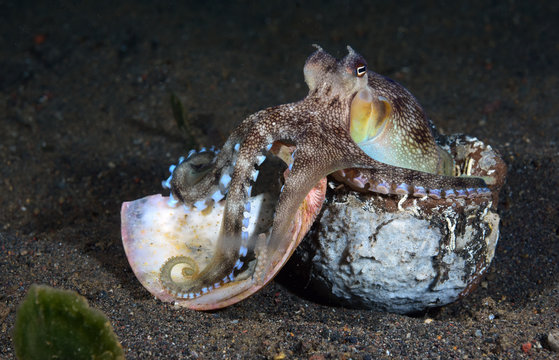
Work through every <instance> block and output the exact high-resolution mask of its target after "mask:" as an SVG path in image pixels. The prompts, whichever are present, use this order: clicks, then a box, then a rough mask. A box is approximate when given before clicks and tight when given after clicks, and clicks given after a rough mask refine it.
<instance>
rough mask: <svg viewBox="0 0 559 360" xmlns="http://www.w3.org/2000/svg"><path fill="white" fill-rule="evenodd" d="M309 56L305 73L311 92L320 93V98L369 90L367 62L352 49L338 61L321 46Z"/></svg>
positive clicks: (352, 94)
mask: <svg viewBox="0 0 559 360" xmlns="http://www.w3.org/2000/svg"><path fill="white" fill-rule="evenodd" d="M314 46H315V47H316V48H317V50H316V51H315V52H314V53H313V54H312V55H311V56H309V58H308V59H307V62H306V63H305V67H304V69H303V72H304V74H305V82H306V83H307V85H308V86H309V90H310V92H311V93H312V92H315V91H318V92H319V93H320V96H325V95H326V96H339V95H346V94H351V96H354V94H356V93H358V92H359V91H365V90H366V88H367V62H366V61H365V59H364V58H363V56H361V55H360V54H358V53H356V52H355V51H354V50H353V49H352V48H351V47H349V46H348V47H347V49H348V54H347V55H346V56H345V57H344V58H343V59H341V60H339V61H338V60H336V59H335V58H334V57H333V56H332V55H330V54H328V53H327V52H325V51H324V50H323V49H322V48H321V47H320V46H318V45H314Z"/></svg>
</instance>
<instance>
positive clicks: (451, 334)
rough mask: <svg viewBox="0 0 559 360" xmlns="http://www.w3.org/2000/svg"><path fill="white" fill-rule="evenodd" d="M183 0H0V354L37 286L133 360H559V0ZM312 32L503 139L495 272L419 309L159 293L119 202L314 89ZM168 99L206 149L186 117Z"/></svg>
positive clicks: (494, 141)
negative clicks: (215, 300)
mask: <svg viewBox="0 0 559 360" xmlns="http://www.w3.org/2000/svg"><path fill="white" fill-rule="evenodd" d="M181 3H182V2H177V3H172V4H170V5H155V4H151V3H149V2H134V1H130V2H106V3H99V2H97V1H90V2H87V3H85V4H81V5H77V4H78V3H77V2H76V3H74V2H70V1H55V2H44V3H43V2H36V3H34V2H25V3H24V4H20V5H15V4H11V3H10V2H6V1H0V161H1V164H2V165H1V168H0V171H1V172H0V173H1V179H0V209H1V210H0V226H1V228H0V253H1V256H0V274H1V278H0V322H1V325H0V357H1V358H2V359H12V358H14V351H13V345H12V342H11V335H10V334H11V331H12V328H13V324H14V320H15V312H16V307H17V304H18V303H19V302H20V301H21V299H22V297H23V296H24V295H25V293H26V291H27V289H28V288H29V286H30V285H31V284H32V283H41V284H48V285H51V286H56V287H59V288H64V289H72V290H75V291H77V292H79V293H80V294H82V295H84V296H85V297H86V298H87V299H88V301H89V302H90V305H92V306H94V307H96V308H99V309H101V310H102V311H104V312H105V313H106V314H107V315H108V317H109V318H110V320H111V322H112V323H113V326H114V328H115V331H116V333H117V334H118V336H119V337H120V339H121V341H122V344H123V346H124V347H125V350H126V354H127V358H128V359H157V358H162V359H182V358H204V359H214V358H227V359H246V358H257V359H259V358H261V359H265V358H277V359H281V358H282V356H284V357H285V358H301V359H310V358H312V359H327V358H332V359H339V358H345V359H350V358H351V359H376V358H410V359H419V358H430V359H451V358H452V359H465V358H471V359H480V358H493V359H512V358H514V359H521V358H526V359H528V358H530V359H544V358H545V359H547V358H553V357H559V353H556V352H552V351H550V350H549V349H547V348H546V347H545V346H546V345H545V342H544V341H543V338H544V337H545V335H546V334H547V333H548V332H549V331H551V330H552V329H554V328H555V329H557V328H559V277H558V270H559V192H558V187H559V161H558V160H557V159H558V155H559V143H558V141H559V130H558V127H559V116H558V108H559V105H558V104H559V102H558V95H559V72H558V70H557V69H558V67H559V60H558V54H559V31H558V27H557V20H558V19H559V12H558V10H559V7H558V6H557V3H556V2H552V1H549V2H547V3H546V4H545V3H544V4H542V3H540V2H536V1H532V2H529V1H524V2H520V1H507V2H496V1H495V2H488V1H476V2H475V3H474V2H464V3H463V4H462V5H461V6H454V7H450V6H447V5H446V4H445V3H444V2H434V1H430V2H426V3H425V4H423V5H420V4H413V5H411V4H399V3H397V2H394V3H391V2H378V4H376V5H367V4H366V3H365V2H349V1H328V2H326V4H322V3H321V2H318V1H317V2H300V3H293V4H286V3H284V2H280V1H278V2H273V3H270V5H266V6H264V7H259V8H255V7H253V6H252V5H251V4H250V3H249V2H242V3H239V4H236V5H224V4H222V3H221V2H209V3H203V4H202V2H200V3H196V5H192V6H187V5H181ZM223 3H225V2H223ZM312 43H318V44H320V45H321V46H323V47H324V48H325V49H326V50H327V51H329V52H331V53H332V54H334V55H336V56H343V55H344V54H345V51H346V50H345V46H346V45H347V44H350V45H351V46H353V47H354V48H355V49H356V50H357V51H358V52H360V53H362V54H363V55H364V56H365V57H366V58H367V59H368V62H369V66H370V68H371V69H373V70H374V71H376V72H379V73H381V74H384V75H387V76H389V77H392V78H394V79H396V80H398V81H399V82H401V83H402V84H403V85H404V86H406V87H407V88H408V89H409V90H410V91H411V92H412V93H413V94H414V95H415V96H416V97H417V98H418V99H419V101H420V102H421V103H422V104H423V106H424V107H425V109H426V111H427V112H428V114H429V115H430V116H431V117H432V118H433V119H434V121H435V123H436V124H437V125H438V127H439V129H441V130H443V131H444V132H447V133H450V132H453V133H454V132H462V133H466V134H470V135H473V136H477V137H479V138H481V139H483V140H484V141H485V142H487V143H489V144H491V145H493V146H494V147H495V148H497V149H498V150H499V151H500V152H501V154H502V155H503V158H504V159H505V161H506V162H507V164H508V166H509V176H508V182H507V184H506V185H505V187H504V189H503V192H502V195H501V202H500V204H499V208H500V213H501V216H502V228H501V231H502V233H501V238H500V241H499V245H498V248H497V252H496V256H495V259H494V262H493V264H492V267H491V270H490V272H489V274H488V276H487V278H486V280H485V281H484V282H483V283H482V286H481V287H480V288H479V289H478V290H477V291H476V292H475V293H474V294H473V295H471V296H470V297H468V298H466V299H463V300H462V301H459V302H458V303H455V304H451V305H449V306H445V307H442V308H440V309H434V310H431V311H429V312H427V313H425V314H419V315H417V316H413V317H412V316H401V315H393V314H386V313H378V312H372V311H364V310H349V309H343V308H336V307H332V306H325V305H318V304H316V303H313V302H310V301H307V300H305V299H303V298H301V297H300V296H298V295H297V294H294V293H291V292H290V291H288V290H287V289H286V288H285V287H283V286H282V285H279V284H278V283H275V282H274V283H272V284H271V285H269V286H268V287H266V288H265V289H264V290H263V291H261V292H260V293H258V294H257V295H255V296H253V297H251V298H249V299H248V300H246V301H244V302H242V303H240V304H237V305H235V306H232V307H230V308H227V309H225V310H222V311H217V312H213V313H203V312H194V311H190V310H187V309H174V308H173V306H172V305H169V304H163V303H161V302H159V301H156V300H154V299H153V298H152V297H151V296H150V295H149V294H148V292H147V291H146V290H144V289H143V288H142V287H141V285H140V284H139V282H138V281H137V280H136V279H135V277H134V275H133V274H132V272H131V270H130V268H129V266H128V263H127V261H126V257H125V255H124V251H123V248H122V246H121V239H120V220H119V211H120V205H121V203H122V202H123V201H128V200H132V199H136V198H139V197H143V196H145V195H148V194H153V193H158V192H161V187H160V182H161V180H162V179H164V178H165V177H166V176H167V167H168V165H169V164H171V163H173V162H175V161H176V159H177V158H178V157H179V156H180V155H181V154H184V153H185V152H186V151H188V150H189V149H190V148H191V147H198V146H202V145H206V146H208V145H221V144H222V142H223V141H224V140H225V139H226V137H227V136H228V134H229V133H230V131H231V130H232V129H233V128H234V126H235V125H236V124H237V123H238V122H240V121H241V120H242V119H243V118H244V117H245V116H247V115H248V114H250V113H253V112H255V111H257V110H259V109H262V108H265V107H267V106H271V105H275V104H281V103H286V102H288V101H294V100H298V99H300V98H302V97H303V96H304V95H305V94H306V85H305V84H304V82H303V75H302V67H303V64H304V61H305V59H306V57H307V56H308V55H309V54H310V53H311V52H312V51H313V49H312V47H311V44H312ZM171 92H173V93H175V94H177V96H179V98H180V99H181V100H182V101H183V102H184V104H185V107H186V109H187V112H188V114H189V122H190V125H191V127H192V131H193V133H194V138H195V142H196V143H195V144H187V143H186V141H185V138H184V136H182V134H180V133H179V131H178V130H177V127H176V123H175V121H174V119H173V116H172V112H171V108H170V105H169V94H170V93H171ZM325 302H326V303H327V302H328V301H327V299H325ZM528 344H530V345H528ZM523 345H524V351H523ZM542 346H543V347H542Z"/></svg>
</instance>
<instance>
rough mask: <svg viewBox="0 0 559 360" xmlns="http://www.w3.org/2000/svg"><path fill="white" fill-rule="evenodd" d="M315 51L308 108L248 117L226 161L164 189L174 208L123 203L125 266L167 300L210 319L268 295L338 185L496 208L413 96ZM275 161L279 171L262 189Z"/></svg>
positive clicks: (200, 161)
mask: <svg viewBox="0 0 559 360" xmlns="http://www.w3.org/2000/svg"><path fill="white" fill-rule="evenodd" d="M315 47H316V49H317V50H316V51H315V52H314V53H313V54H312V55H311V56H310V57H309V58H308V59H307V61H306V63H305V66H304V77H305V82H306V83H307V85H308V87H309V93H308V95H307V96H306V97H305V98H304V99H302V100H300V101H298V102H294V103H289V104H284V105H279V106H275V107H271V108H268V109H265V110H262V111H259V112H257V113H255V114H252V115H250V116H249V117H247V118H246V119H245V120H244V121H242V122H241V124H240V125H239V126H238V127H237V128H236V129H235V130H234V131H233V133H232V134H231V135H230V137H229V138H228V140H227V141H226V142H225V144H224V145H223V147H222V148H221V149H220V150H213V149H212V150H207V149H202V150H201V151H199V152H196V151H191V152H190V153H189V155H188V156H187V157H186V158H181V159H180V161H179V164H178V165H176V166H175V165H172V166H171V167H170V169H169V170H170V171H171V176H170V177H169V179H167V180H166V181H164V182H163V186H164V187H167V188H169V189H170V197H169V198H165V197H162V196H160V195H154V196H149V197H146V198H143V199H140V200H136V201H134V202H127V203H124V204H123V207H122V237H123V242H124V246H125V250H126V253H127V256H128V259H129V261H130V264H131V266H132V268H133V270H134V272H135V274H136V276H137V277H138V278H139V280H140V281H141V282H142V284H143V285H144V286H145V287H146V288H148V290H149V291H150V292H151V293H152V294H154V295H155V296H156V297H158V298H159V299H161V300H163V301H170V302H175V303H177V304H179V305H182V306H186V307H189V308H192V309H198V310H208V309H215V308H221V307H225V306H229V305H231V304H234V303H236V302H238V301H240V300H242V299H244V298H246V297H248V296H250V295H251V294H253V293H254V292H256V291H257V290H259V289H260V288H262V287H263V286H264V285H265V284H266V283H268V282H269V281H270V280H271V279H273V278H274V276H275V275H276V274H277V272H278V271H279V270H280V269H281V267H282V266H283V265H284V263H285V262H286V261H287V260H288V259H289V257H290V256H291V254H292V253H293V251H294V249H295V248H296V247H297V245H298V244H299V242H300V241H301V239H302V238H303V236H304V235H305V233H306V232H307V231H308V230H309V228H310V226H311V225H312V223H313V221H314V219H315V217H316V215H317V213H318V212H319V211H320V209H321V206H322V203H323V201H324V198H325V193H326V176H327V175H330V174H334V175H335V178H336V179H337V180H338V181H341V182H344V183H346V184H347V185H349V186H351V188H352V189H354V190H357V191H359V192H363V193H371V192H373V193H379V194H388V195H387V196H394V195H403V196H407V197H410V198H412V197H416V198H430V199H435V200H438V199H442V200H447V199H452V201H454V200H459V199H476V201H482V202H488V201H490V199H491V196H492V191H491V190H490V189H489V186H488V184H487V183H489V181H487V183H486V180H487V179H486V178H484V177H480V176H477V177H475V176H467V174H466V175H464V174H463V173H461V172H460V169H457V168H458V167H457V166H455V163H454V159H453V158H452V156H451V155H450V154H449V153H448V152H447V151H445V150H444V149H443V148H442V147H441V146H440V145H439V144H438V143H437V141H436V137H437V136H438V135H437V132H436V129H435V128H434V126H433V125H432V123H431V121H430V120H428V118H427V117H426V115H425V113H424V111H423V109H422V107H421V106H420V105H419V103H418V101H417V100H416V99H415V98H414V96H413V95H412V94H411V93H410V92H409V91H408V90H406V89H405V88H404V87H403V86H401V85H400V84H398V83H397V82H395V81H393V80H391V79H388V78H386V77H384V76H382V75H379V74H376V73H374V72H372V71H370V70H369V69H368V68H367V62H366V61H365V59H364V58H363V56H361V55H360V54H358V53H357V52H355V51H354V50H353V49H352V48H351V47H349V46H348V54H347V55H346V56H345V57H344V58H343V59H341V60H337V59H335V58H334V57H333V56H331V55H329V54H328V53H326V52H325V51H324V50H323V49H322V48H320V47H319V46H316V45H315ZM272 158H275V159H276V161H277V159H278V158H279V159H281V160H282V162H281V164H282V166H281V167H280V170H279V171H276V172H275V173H274V172H272V175H271V176H270V175H269V174H268V179H267V180H261V179H262V177H263V175H262V173H263V172H264V171H265V170H264V168H265V164H266V163H268V161H266V162H265V160H270V159H272ZM264 162H265V163H264ZM263 163H264V164H263ZM274 176H275V177H276V179H275V180H274V179H273V177H274ZM270 178H271V179H270ZM277 178H279V179H280V181H279V182H280V183H281V184H280V185H278V189H277V190H274V191H272V190H271V189H272V188H275V186H276V184H275V183H276V182H278V181H277ZM258 182H260V183H261V184H260V188H262V189H264V190H261V191H259V192H258V191H253V185H254V186H255V188H256V187H257V185H258ZM255 184H256V185H255ZM391 194H393V195H391ZM181 205H182V206H181ZM186 238H188V239H186ZM160 239H163V240H160ZM185 239H186V240H185ZM160 241H164V242H166V244H167V245H165V246H161V245H160ZM164 247H165V248H164Z"/></svg>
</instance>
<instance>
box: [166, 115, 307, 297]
mask: <svg viewBox="0 0 559 360" xmlns="http://www.w3.org/2000/svg"><path fill="white" fill-rule="evenodd" d="M293 109H294V106H293V105H291V104H287V105H282V106H279V107H275V108H270V109H267V110H264V111H261V112H258V113H256V114H254V115H252V116H251V117H250V120H249V121H246V120H245V122H244V123H247V122H250V123H251V130H250V131H247V132H245V135H244V136H242V137H244V141H242V142H241V143H240V146H239V147H238V149H237V150H235V149H234V150H235V151H236V152H237V154H236V160H235V164H234V167H233V168H232V169H233V171H232V173H231V175H230V180H229V181H228V183H229V184H228V185H229V186H228V194H227V202H226V206H225V211H224V216H223V224H222V228H221V232H220V234H219V238H218V241H217V244H216V250H215V253H214V255H213V257H212V259H211V260H210V262H209V263H208V264H207V265H206V267H205V268H204V269H203V270H202V271H200V272H199V273H198V274H197V275H195V276H193V277H191V278H190V279H188V280H189V281H185V282H180V283H179V282H175V283H174V284H173V285H172V286H170V285H168V284H167V287H172V288H173V289H175V292H180V293H182V294H185V296H187V297H188V298H193V297H197V296H200V295H203V294H205V293H206V292H207V291H209V290H208V289H210V288H215V287H216V286H217V287H219V286H220V285H222V284H226V283H228V282H231V281H233V280H234V279H235V277H236V275H237V274H238V273H239V272H241V271H242V270H245V269H246V268H247V267H248V265H247V258H249V257H250V256H254V254H253V253H254V250H255V241H256V239H251V238H250V237H249V233H248V230H247V229H248V225H249V221H250V216H251V215H252V214H251V209H250V203H249V201H248V199H249V198H250V197H251V190H252V184H253V183H254V182H255V181H256V179H257V177H258V170H256V169H255V166H257V165H259V164H261V163H262V161H263V155H262V153H263V151H267V150H269V149H270V148H271V146H272V143H273V142H274V141H275V140H278V139H279V137H280V136H285V135H286V134H285V133H281V132H280V131H278V130H277V129H274V128H279V126H278V125H279V121H278V122H277V123H276V121H275V120H274V119H276V118H277V119H279V118H283V117H285V116H288V114H289V113H290V112H291V111H293ZM256 120H259V121H256ZM240 139H241V136H237V135H235V136H234V137H233V139H231V138H230V139H229V140H228V141H227V142H226V144H228V145H229V147H230V145H231V144H232V143H234V142H235V141H236V140H240ZM225 147H226V146H224V148H225ZM223 153H224V151H222V152H221V153H220V154H219V155H218V158H217V160H216V162H215V165H214V167H213V169H212V170H211V172H209V173H208V174H206V175H205V176H204V178H203V179H202V180H201V181H198V182H197V183H195V184H192V183H190V182H188V181H186V182H184V181H181V180H184V177H181V176H177V177H176V178H173V179H172V180H171V183H172V185H174V187H173V188H172V191H173V193H176V194H177V195H176V196H177V197H178V198H179V199H181V200H183V201H184V199H185V198H187V197H188V196H190V193H192V192H193V191H200V190H199V188H200V187H202V189H203V190H202V191H208V190H207V189H208V188H211V187H212V186H213V187H215V186H216V185H215V182H214V183H211V180H212V178H213V180H214V181H215V179H216V178H217V176H216V174H219V173H220V171H221V172H222V171H223V170H222V169H223V167H222V168H221V169H220V166H221V165H222V163H223V160H221V159H220V157H219V156H220V155H222V154H223ZM225 153H231V151H230V149H229V148H228V149H227V150H226V151H225ZM177 170H179V171H180V169H175V171H177ZM222 179H223V175H221V178H220V182H223V180H222ZM309 191H310V189H309ZM303 198H304V197H303ZM301 201H302V199H301ZM260 253H264V251H260ZM170 269H171V268H170V267H163V268H162V270H161V271H162V272H163V271H165V272H166V273H165V274H163V273H162V275H161V279H172V277H171V276H169V274H168V272H169V270H170ZM208 285H209V286H208Z"/></svg>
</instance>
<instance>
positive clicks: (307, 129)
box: [171, 47, 486, 296]
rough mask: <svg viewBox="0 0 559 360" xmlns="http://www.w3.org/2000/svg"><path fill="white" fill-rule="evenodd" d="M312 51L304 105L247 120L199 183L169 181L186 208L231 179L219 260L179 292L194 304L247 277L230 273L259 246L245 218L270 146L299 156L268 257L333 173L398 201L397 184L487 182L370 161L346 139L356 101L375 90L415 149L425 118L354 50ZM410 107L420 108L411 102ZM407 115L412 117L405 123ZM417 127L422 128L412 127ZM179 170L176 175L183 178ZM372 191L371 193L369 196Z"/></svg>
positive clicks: (268, 264) (282, 245)
mask: <svg viewBox="0 0 559 360" xmlns="http://www.w3.org/2000/svg"><path fill="white" fill-rule="evenodd" d="M317 48H318V50H317V51H316V52H314V53H313V54H312V55H311V56H310V57H309V58H308V59H307V62H306V64H305V67H304V73H305V81H306V82H307V84H308V86H309V94H308V95H307V97H305V98H304V99H303V100H301V101H299V102H296V103H291V104H285V105H279V106H276V107H272V108H268V109H265V110H262V111H259V112H257V113H255V114H253V115H251V116H249V117H248V118H247V119H245V120H244V121H243V122H242V123H241V125H240V126H239V127H238V128H237V129H236V130H235V131H234V132H233V134H232V135H231V137H230V138H229V139H228V140H227V142H226V143H225V145H224V146H223V148H222V150H221V152H220V153H219V155H218V156H217V158H216V159H215V162H214V166H213V167H212V168H211V169H210V170H207V173H205V174H204V176H202V178H201V179H199V180H197V182H195V183H192V182H189V181H185V180H184V179H183V178H182V177H179V176H177V177H175V176H173V179H172V181H171V190H172V194H173V195H174V196H175V197H176V198H177V199H179V200H180V201H182V202H183V203H185V204H188V205H191V204H193V203H194V202H195V201H197V200H200V199H204V198H207V197H208V196H209V195H208V194H211V193H213V192H214V191H215V190H216V189H218V188H219V186H218V183H219V182H220V179H223V177H224V174H225V177H227V176H228V175H230V178H231V181H230V186H229V190H228V191H229V192H228V194H227V199H226V207H225V213H224V218H223V225H222V230H221V234H220V235H219V236H220V238H219V243H218V248H217V250H216V255H215V257H214V258H213V259H212V261H211V263H210V264H209V265H208V266H207V267H206V268H205V269H203V270H202V271H201V272H200V274H199V275H198V276H196V277H195V278H194V279H193V281H192V283H191V284H189V285H188V288H187V289H181V291H185V292H188V293H190V294H193V295H194V296H200V295H203V294H204V292H205V291H204V290H207V287H208V286H210V287H211V286H212V285H213V284H222V283H223V282H228V281H229V280H227V276H228V275H230V274H233V276H231V277H234V276H236V274H237V273H239V271H244V270H245V269H246V267H245V266H246V264H245V265H243V268H242V269H241V270H239V269H236V270H234V266H235V263H236V262H237V261H238V260H239V259H240V260H241V261H243V263H244V262H245V261H246V256H240V255H239V249H242V248H243V247H247V248H248V250H249V254H251V253H252V256H254V253H253V251H254V248H255V245H254V244H255V242H256V239H249V240H241V238H242V233H243V229H242V228H243V225H242V222H243V219H244V217H245V215H244V214H243V213H246V210H247V209H246V208H245V204H246V203H247V201H248V197H249V196H250V193H249V189H250V186H251V181H252V179H251V178H252V177H253V175H252V173H253V171H254V168H255V165H257V164H258V156H261V155H262V153H263V151H265V149H266V148H267V147H269V146H270V145H271V144H272V143H273V142H275V141H283V142H287V143H291V144H294V145H295V146H296V151H295V153H294V157H293V158H294V161H293V166H292V168H291V171H290V172H289V176H288V177H287V178H286V181H285V186H284V189H283V191H282V192H281V194H280V197H279V201H278V204H277V206H276V214H275V218H274V222H273V227H272V229H271V233H270V235H269V236H268V239H267V243H266V245H265V246H266V253H267V254H273V253H275V252H282V251H285V249H286V248H287V247H288V245H289V241H290V239H291V236H290V234H289V230H290V228H291V225H292V221H293V215H294V214H295V213H296V211H297V209H298V207H299V205H300V204H301V203H302V201H303V199H304V198H305V196H306V195H307V193H308V192H309V191H310V190H311V189H312V188H313V186H314V185H315V184H316V183H317V182H318V181H319V180H320V179H321V178H323V177H325V176H326V175H328V174H331V173H333V172H335V171H337V170H341V169H347V168H361V172H367V173H368V174H369V177H370V178H373V179H377V180H378V181H379V182H381V183H382V182H385V183H388V184H389V185H390V191H389V192H391V193H399V192H398V191H395V189H396V186H398V185H400V184H406V186H411V189H412V190H410V191H409V193H413V186H421V187H423V188H425V189H439V190H442V191H443V192H444V190H445V189H466V188H485V187H486V185H485V183H484V181H483V180H481V179H478V178H463V177H450V176H441V175H436V174H431V173H426V172H420V171H416V170H410V169H405V168H400V167H395V166H391V165H387V164H384V163H381V162H378V161H376V160H374V159H372V158H370V157H369V156H367V155H366V154H365V153H364V152H363V151H362V150H361V149H360V148H359V147H358V146H357V144H356V143H355V142H354V141H353V140H352V139H351V137H350V135H349V132H348V127H349V113H350V105H351V102H352V99H353V97H354V96H355V94H357V93H358V92H359V91H360V90H362V89H364V88H365V87H367V86H369V87H373V91H375V92H379V93H382V95H383V96H384V97H386V98H388V99H389V100H391V101H394V104H395V106H396V108H399V109H402V111H403V112H402V114H404V115H403V116H401V121H404V122H405V121H409V122H410V123H408V124H406V123H404V124H402V125H403V126H404V127H406V128H408V129H410V136H413V137H416V138H417V142H418V143H422V142H428V141H430V140H429V139H432V134H430V133H429V135H425V134H424V133H423V132H424V131H428V132H430V129H429V128H428V127H425V125H424V124H426V119H425V117H424V115H423V111H422V110H421V108H419V109H413V108H411V109H410V108H408V104H407V103H406V99H410V96H411V94H409V93H408V92H407V91H405V89H403V88H402V87H401V86H399V85H397V84H396V85H393V83H391V82H390V81H389V80H387V79H385V78H383V77H381V76H379V75H377V74H375V73H372V72H367V71H365V72H364V73H363V71H362V70H363V66H366V61H365V59H364V58H363V57H362V56H361V55H359V54H357V53H355V52H354V51H353V50H352V49H351V48H349V47H348V49H349V54H348V55H347V56H346V57H344V58H343V59H342V60H340V61H337V60H336V59H335V58H333V57H332V56H331V55H329V54H327V53H326V52H325V51H323V50H322V49H321V48H319V47H317ZM360 72H361V73H360ZM401 89H403V90H404V91H402V90H401ZM411 99H413V97H411ZM412 102H413V103H414V104H416V103H417V102H416V101H415V99H413V101H412ZM404 110H405V111H404ZM406 111H408V112H409V113H408V115H409V114H411V115H410V116H407V117H406V116H405V114H406ZM415 112H417V113H415ZM417 119H420V121H422V122H423V123H421V124H419V125H417V124H414V121H416V120H417ZM416 125H417V126H416ZM236 144H239V146H238V149H239V150H238V152H236V150H235V147H236ZM180 167H181V166H179V167H178V168H177V170H175V171H180ZM181 179H182V180H181ZM222 187H223V186H222ZM371 190H372V191H375V189H374V188H372V189H371ZM241 252H242V251H241ZM257 255H258V254H257ZM257 261H258V263H259V266H258V268H261V269H263V270H262V271H264V272H266V271H268V269H272V268H273V267H274V266H275V265H276V264H273V263H272V262H273V261H272V260H271V256H270V255H269V256H268V257H264V256H258V257H257ZM262 265H265V266H262ZM233 270H234V271H233ZM253 278H254V281H259V278H261V274H253ZM223 280H225V281H223ZM233 281H234V280H233ZM202 289H204V290H202ZM210 291H211V288H210Z"/></svg>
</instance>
